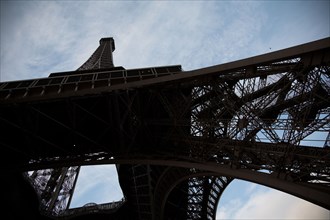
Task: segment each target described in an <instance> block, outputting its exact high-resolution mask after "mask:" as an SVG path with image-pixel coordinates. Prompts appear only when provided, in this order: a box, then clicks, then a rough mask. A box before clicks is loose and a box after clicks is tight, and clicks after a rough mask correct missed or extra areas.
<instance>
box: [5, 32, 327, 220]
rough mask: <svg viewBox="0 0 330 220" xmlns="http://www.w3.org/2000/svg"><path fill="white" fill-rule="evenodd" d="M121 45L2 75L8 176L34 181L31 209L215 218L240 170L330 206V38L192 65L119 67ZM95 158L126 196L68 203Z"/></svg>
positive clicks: (69, 214)
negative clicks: (11, 77) (57, 65)
mask: <svg viewBox="0 0 330 220" xmlns="http://www.w3.org/2000/svg"><path fill="white" fill-rule="evenodd" d="M113 50H114V41H113V39H112V38H103V39H101V40H100V46H99V47H98V48H97V49H96V51H95V52H94V53H93V55H92V56H91V57H90V58H89V59H88V60H87V61H86V63H85V64H83V65H82V66H81V67H80V68H78V70H76V71H71V72H62V73H53V74H50V76H49V77H47V78H41V79H29V80H21V81H12V82H2V83H0V101H1V103H0V121H1V125H0V126H1V127H0V129H1V130H2V131H3V134H2V135H3V136H2V138H1V142H0V144H1V147H2V149H3V151H4V152H3V155H5V156H6V157H7V156H10V158H11V159H10V161H9V162H6V163H5V164H3V166H2V167H3V168H4V169H3V172H4V173H6V175H7V177H8V178H11V179H15V178H16V179H17V184H16V185H13V186H12V185H10V187H9V188H11V189H12V190H16V188H15V187H19V186H22V185H24V184H26V183H25V182H24V180H21V179H19V178H18V176H19V175H21V173H22V172H23V173H24V176H25V179H27V180H28V182H30V183H31V185H32V186H33V187H34V190H32V191H34V192H36V193H37V195H38V201H37V202H36V203H35V204H30V205H31V207H39V209H38V211H36V212H32V211H31V209H29V210H30V211H28V210H26V212H27V213H29V214H30V215H31V216H32V217H33V216H38V217H40V218H41V217H43V218H45V219H46V218H55V219H61V218H72V219H85V218H89V217H93V218H98V219H103V218H104V219H105V218H109V217H110V216H111V217H112V218H113V219H215V213H216V208H217V204H218V202H219V199H220V197H221V194H222V192H223V191H224V190H225V188H226V186H228V184H230V182H231V181H232V180H233V179H234V178H239V179H244V180H247V181H251V182H255V183H259V184H263V185H266V186H269V187H272V188H275V189H278V190H281V191H284V192H287V193H290V194H292V195H295V196H298V197H300V198H303V199H305V200H307V201H310V202H313V203H315V204H317V205H320V206H322V207H325V208H327V209H330V176H329V175H330V148H329V142H330V140H329V138H330V134H329V131H330V98H329V94H330V38H327V39H322V40H318V41H315V42H310V43H307V44H304V45H299V46H295V47H292V48H287V49H284V50H280V51H275V52H272V53H268V54H264V55H260V56H256V57H251V58H247V59H244V60H239V61H235V62H231V63H226V64H221V65H216V66H211V67H207V68H202V69H197V70H192V71H182V70H181V66H179V65H175V66H163V67H151V68H142V69H130V70H126V69H124V68H123V67H114V65H113V61H112V52H113ZM92 164H94V165H95V164H116V165H117V171H118V177H119V182H120V185H121V188H122V190H123V193H124V199H123V200H122V201H118V202H114V203H108V204H99V205H97V204H89V205H87V206H85V207H81V208H76V209H70V208H69V205H70V201H71V198H72V195H73V191H74V187H75V182H76V180H77V177H78V174H79V169H80V168H79V167H80V166H82V165H92ZM8 171H9V172H8ZM4 176H5V175H4ZM8 185H9V184H8ZM28 191H29V190H28V189H26V190H21V194H20V197H19V201H22V202H24V201H25V198H26V197H27V195H28ZM30 191H31V189H30ZM7 197H8V198H12V197H13V194H12V193H9V194H8V195H7ZM13 209H15V208H13V207H11V205H10V204H9V209H8V210H9V211H8V213H9V214H11V215H12V214H13V213H12V212H11V211H10V210H13Z"/></svg>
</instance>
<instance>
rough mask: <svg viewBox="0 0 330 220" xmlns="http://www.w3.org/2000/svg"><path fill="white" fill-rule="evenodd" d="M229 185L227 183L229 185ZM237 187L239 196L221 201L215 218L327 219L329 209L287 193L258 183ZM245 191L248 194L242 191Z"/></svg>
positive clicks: (329, 213)
mask: <svg viewBox="0 0 330 220" xmlns="http://www.w3.org/2000/svg"><path fill="white" fill-rule="evenodd" d="M229 187H230V186H229ZM236 190H240V192H239V193H241V195H242V196H239V197H236V198H233V199H232V200H230V202H229V203H227V204H224V203H221V200H220V206H219V208H218V210H217V219H219V220H220V219H223V220H226V219H274V220H278V219H292V220H293V219H295V220H297V219H299V220H300V219H306V220H307V219H309V220H310V219H313V220H317V219H324V220H326V219H329V217H330V211H329V210H326V209H324V208H322V207H319V206H317V205H314V204H312V203H310V202H307V201H304V200H301V199H299V198H297V197H294V196H291V195H289V194H286V193H283V192H280V191H277V190H272V189H269V188H266V187H263V186H260V185H257V184H252V183H251V184H250V186H249V187H247V188H245V189H238V188H236ZM246 193H248V197H245V196H244V194H246Z"/></svg>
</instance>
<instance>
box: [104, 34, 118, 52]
mask: <svg viewBox="0 0 330 220" xmlns="http://www.w3.org/2000/svg"><path fill="white" fill-rule="evenodd" d="M106 43H110V45H111V48H112V52H113V51H115V40H114V39H113V38H112V37H104V38H101V39H100V45H101V44H106Z"/></svg>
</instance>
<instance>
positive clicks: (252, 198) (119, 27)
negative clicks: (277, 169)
mask: <svg viewBox="0 0 330 220" xmlns="http://www.w3.org/2000/svg"><path fill="white" fill-rule="evenodd" d="M0 5H1V15H0V16H1V17H0V22H1V23H0V25H1V26H0V37H1V39H0V43H1V44H0V52H1V59H0V81H9V80H22V79H29V78H38V77H47V76H48V75H49V73H52V72H60V71H70V70H75V69H77V68H78V67H79V66H80V65H81V64H82V63H84V62H85V61H86V60H87V59H88V57H89V56H90V55H91V54H92V53H93V52H94V50H95V49H96V48H97V46H98V44H99V39H100V38H102V37H114V39H115V44H116V51H115V52H114V63H115V65H116V66H124V67H125V68H127V69H129V68H139V67H146V66H163V65H176V64H181V65H182V68H183V69H184V70H191V69H196V68H201V67H207V66H211V65H216V64H221V63H224V62H228V61H234V60H237V59H241V58H246V57H250V56H254V55H259V54H262V53H267V52H270V51H275V50H278V49H283V48H286V47H290V46H295V45H298V44H302V43H307V42H310V41H314V40H318V39H322V38H325V37H329V36H330V15H329V11H330V3H329V1H318V0H313V1H312V0H311V1H307V0H306V1H1V3H0ZM111 172H112V171H111V168H109V167H108V168H107V167H104V166H102V167H98V168H86V169H85V168H83V169H82V172H81V177H80V179H79V182H78V185H77V193H76V194H75V197H74V199H73V205H74V204H75V205H79V204H80V205H81V204H85V203H87V202H97V203H101V202H107V201H112V200H113V198H115V197H116V196H115V197H111V196H114V195H113V191H112V190H111V189H109V187H108V186H109V184H110V185H111V186H112V187H113V188H115V187H116V184H115V183H113V182H112V178H111V176H112V175H109V173H111ZM93 174H95V175H96V177H92V175H93ZM105 178H106V179H107V180H109V182H108V183H104V182H101V181H98V180H101V179H105ZM91 179H92V180H94V181H90V180H91ZM83 186H84V187H83ZM106 186H107V187H106ZM78 191H80V194H79V192H78ZM114 191H115V190H114ZM99 192H100V194H97V193H99ZM92 195H93V196H94V197H92ZM110 197H111V198H110ZM86 198H90V199H94V198H95V200H96V199H97V198H98V199H99V200H100V201H87V200H86ZM107 198H110V199H107ZM219 206H220V207H219V208H218V215H217V218H224V219H242V218H245V219H246V218H259V219H285V218H286V219H304V218H305V219H328V218H329V216H330V214H329V211H326V210H324V209H321V208H319V207H317V206H314V205H312V204H310V203H307V202H304V201H302V200H300V199H296V198H295V197H292V196H289V195H287V194H284V193H281V192H278V191H275V190H271V189H269V188H266V187H263V186H259V185H255V184H252V183H247V182H244V181H234V182H233V183H232V184H231V185H230V186H229V188H228V190H226V191H225V193H224V195H223V196H222V198H221V200H220V204H219Z"/></svg>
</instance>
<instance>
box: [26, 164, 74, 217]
mask: <svg viewBox="0 0 330 220" xmlns="http://www.w3.org/2000/svg"><path fill="white" fill-rule="evenodd" d="M79 170H80V167H79V166H74V167H64V168H57V169H45V170H36V171H31V172H28V173H27V174H26V175H27V176H28V179H29V180H30V182H31V183H32V186H33V187H34V188H35V190H36V192H37V194H38V195H39V198H40V207H41V211H42V212H44V213H45V214H46V215H50V216H56V215H59V214H62V212H63V211H64V210H67V209H68V208H69V205H70V202H71V199H72V195H73V190H74V185H75V183H76V181H77V178H78V175H79Z"/></svg>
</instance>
